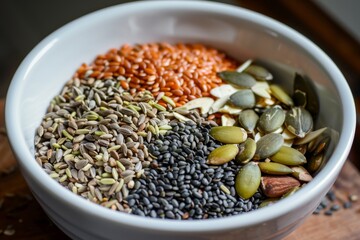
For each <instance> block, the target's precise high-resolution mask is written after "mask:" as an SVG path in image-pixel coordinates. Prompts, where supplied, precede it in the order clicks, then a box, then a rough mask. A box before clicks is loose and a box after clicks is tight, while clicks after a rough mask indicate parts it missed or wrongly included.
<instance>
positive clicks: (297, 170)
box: [291, 166, 313, 182]
mask: <svg viewBox="0 0 360 240" xmlns="http://www.w3.org/2000/svg"><path fill="white" fill-rule="evenodd" d="M291 169H292V175H293V176H294V177H296V178H297V179H298V180H300V181H302V182H310V181H311V180H312V179H313V177H312V176H311V174H310V173H309V172H308V171H307V170H306V168H304V167H302V166H295V167H291Z"/></svg>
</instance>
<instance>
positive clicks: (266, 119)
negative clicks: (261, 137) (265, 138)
mask: <svg viewBox="0 0 360 240" xmlns="http://www.w3.org/2000/svg"><path fill="white" fill-rule="evenodd" d="M284 121H285V112H284V110H283V109H282V108H281V107H280V106H274V107H272V108H269V109H267V110H266V111H265V112H264V113H263V114H261V116H260V118H259V122H258V128H259V130H260V131H261V132H265V133H269V132H274V131H275V130H277V129H279V128H280V127H281V126H282V125H283V123H284Z"/></svg>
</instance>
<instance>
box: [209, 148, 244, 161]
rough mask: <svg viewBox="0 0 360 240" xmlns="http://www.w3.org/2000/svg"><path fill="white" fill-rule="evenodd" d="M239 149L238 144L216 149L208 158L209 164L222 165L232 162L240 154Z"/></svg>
mask: <svg viewBox="0 0 360 240" xmlns="http://www.w3.org/2000/svg"><path fill="white" fill-rule="evenodd" d="M238 152H239V148H238V147H237V145H236V144H227V145H223V146H221V147H218V148H216V149H214V150H213V151H212V152H211V153H210V154H209V156H208V160H207V163H208V164H212V165H222V164H225V163H227V162H230V161H231V160H232V159H234V158H235V156H236V154H238Z"/></svg>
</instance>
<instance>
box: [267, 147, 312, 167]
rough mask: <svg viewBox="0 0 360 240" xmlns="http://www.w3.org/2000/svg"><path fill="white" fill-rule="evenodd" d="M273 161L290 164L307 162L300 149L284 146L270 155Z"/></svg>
mask: <svg viewBox="0 0 360 240" xmlns="http://www.w3.org/2000/svg"><path fill="white" fill-rule="evenodd" d="M269 158H270V159H271V160H272V161H274V162H277V163H282V164H285V165H288V166H297V165H301V164H304V163H306V157H305V156H304V155H303V154H302V153H301V152H299V151H298V150H296V149H294V148H291V147H287V146H282V147H281V148H280V149H279V151H277V152H276V153H275V154H274V155H272V156H270V157H269Z"/></svg>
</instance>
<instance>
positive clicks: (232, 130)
mask: <svg viewBox="0 0 360 240" xmlns="http://www.w3.org/2000/svg"><path fill="white" fill-rule="evenodd" d="M210 135H211V136H212V137H213V138H214V139H216V140H218V141H220V142H222V143H229V144H231V143H233V144H238V143H242V142H244V141H245V140H246V138H247V133H246V131H245V130H244V129H243V128H240V127H234V126H219V127H213V128H211V130H210Z"/></svg>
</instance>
